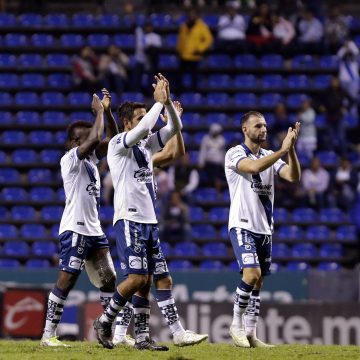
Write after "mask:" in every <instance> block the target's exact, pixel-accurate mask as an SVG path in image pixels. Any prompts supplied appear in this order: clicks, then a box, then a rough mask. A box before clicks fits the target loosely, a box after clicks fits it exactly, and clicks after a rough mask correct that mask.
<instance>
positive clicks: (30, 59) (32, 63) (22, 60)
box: [19, 54, 43, 67]
mask: <svg viewBox="0 0 360 360" xmlns="http://www.w3.org/2000/svg"><path fill="white" fill-rule="evenodd" d="M19 65H20V66H22V67H41V66H42V65H43V58H42V56H41V55H40V54H22V55H20V56H19Z"/></svg>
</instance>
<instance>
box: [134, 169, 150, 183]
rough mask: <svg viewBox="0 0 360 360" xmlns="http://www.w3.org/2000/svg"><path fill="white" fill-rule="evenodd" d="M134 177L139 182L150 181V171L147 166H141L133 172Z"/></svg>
mask: <svg viewBox="0 0 360 360" xmlns="http://www.w3.org/2000/svg"><path fill="white" fill-rule="evenodd" d="M134 178H135V179H136V181H137V182H139V183H151V182H152V178H153V175H152V171H151V170H150V169H149V168H146V167H141V168H140V169H139V170H136V171H135V172H134Z"/></svg>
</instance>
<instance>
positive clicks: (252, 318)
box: [245, 289, 260, 338]
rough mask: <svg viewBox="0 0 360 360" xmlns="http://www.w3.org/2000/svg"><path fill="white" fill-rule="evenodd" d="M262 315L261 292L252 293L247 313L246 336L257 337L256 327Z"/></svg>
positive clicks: (254, 291)
mask: <svg viewBox="0 0 360 360" xmlns="http://www.w3.org/2000/svg"><path fill="white" fill-rule="evenodd" d="M259 313H260V290H258V289H256V290H253V291H252V292H251V296H250V301H249V304H248V306H247V308H246V312H245V329H246V335H247V336H251V337H254V338H255V337H256V326H257V322H258V318H259Z"/></svg>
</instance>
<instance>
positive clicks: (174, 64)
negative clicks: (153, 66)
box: [159, 54, 179, 69]
mask: <svg viewBox="0 0 360 360" xmlns="http://www.w3.org/2000/svg"><path fill="white" fill-rule="evenodd" d="M178 66H179V60H178V57H177V56H176V55H170V54H160V56H159V68H161V69H177V68H178Z"/></svg>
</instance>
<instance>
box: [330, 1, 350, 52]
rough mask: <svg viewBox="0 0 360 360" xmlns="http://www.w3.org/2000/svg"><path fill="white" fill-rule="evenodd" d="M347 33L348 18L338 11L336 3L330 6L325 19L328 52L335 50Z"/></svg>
mask: <svg viewBox="0 0 360 360" xmlns="http://www.w3.org/2000/svg"><path fill="white" fill-rule="evenodd" d="M348 34H349V25H348V20H347V19H346V17H345V16H344V15H342V14H341V13H340V9H339V7H338V6H337V5H333V6H332V7H331V8H330V11H329V16H328V18H327V19H326V20H325V42H326V46H327V48H328V51H329V52H330V53H334V52H336V51H337V50H338V49H339V47H340V46H341V44H343V43H344V41H345V40H346V38H347V36H348Z"/></svg>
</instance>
